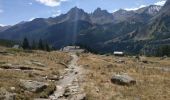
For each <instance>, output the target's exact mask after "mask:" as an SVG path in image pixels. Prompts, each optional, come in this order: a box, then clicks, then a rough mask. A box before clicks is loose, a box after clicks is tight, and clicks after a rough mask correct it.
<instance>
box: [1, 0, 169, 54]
mask: <svg viewBox="0 0 170 100" xmlns="http://www.w3.org/2000/svg"><path fill="white" fill-rule="evenodd" d="M169 6H170V4H169V0H168V1H167V2H166V4H165V5H164V6H163V7H161V6H156V5H150V6H147V7H143V8H140V9H138V10H133V11H127V10H123V9H120V10H118V11H116V12H114V13H109V12H108V11H106V10H102V9H101V8H97V9H96V10H95V11H94V12H92V13H86V12H85V11H84V10H83V9H80V8H77V7H74V8H72V9H71V10H70V11H68V12H67V13H66V14H61V15H60V16H57V17H54V18H47V19H44V18H37V19H34V20H33V21H29V22H22V23H19V24H16V25H13V26H11V27H9V28H7V29H6V28H1V27H0V38H1V39H7V40H14V41H22V40H23V38H24V37H27V38H28V39H29V40H30V41H38V40H39V39H42V40H44V41H46V42H48V43H50V44H51V45H52V46H54V47H55V48H58V49H59V48H61V47H64V46H67V45H70V44H81V45H86V46H88V47H90V48H93V49H94V50H95V51H98V52H105V53H108V52H113V51H115V50H121V51H126V52H132V51H133V52H134V51H135V52H138V53H139V52H140V51H141V50H142V49H143V48H144V47H145V45H146V43H150V42H151V43H152V44H154V41H158V40H159V41H160V42H159V43H160V44H161V43H162V42H161V41H166V43H167V42H169V37H170V30H169V29H170V27H169V26H170V25H169V23H170V22H169V21H170V19H169V16H170V13H169V10H170V7H169ZM148 41H149V42H148ZM159 43H158V44H159ZM138 44H139V45H138ZM125 45H126V46H125ZM147 45H148V44H147ZM122 47H123V48H122Z"/></svg>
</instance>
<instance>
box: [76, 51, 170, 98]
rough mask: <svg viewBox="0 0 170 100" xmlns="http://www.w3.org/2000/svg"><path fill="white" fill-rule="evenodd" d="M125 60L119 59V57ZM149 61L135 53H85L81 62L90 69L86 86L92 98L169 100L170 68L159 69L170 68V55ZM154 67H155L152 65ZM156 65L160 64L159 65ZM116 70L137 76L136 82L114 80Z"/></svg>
mask: <svg viewBox="0 0 170 100" xmlns="http://www.w3.org/2000/svg"><path fill="white" fill-rule="evenodd" d="M119 59H121V60H124V61H125V63H117V62H116V61H117V60H119ZM145 60H146V61H148V63H143V62H140V61H137V60H136V59H135V58H132V57H114V56H100V55H93V54H82V55H81V56H80V59H79V65H82V66H83V67H84V69H85V70H86V71H87V73H86V75H85V78H84V82H83V83H82V86H83V87H84V89H85V91H86V93H87V99H88V100H168V99H169V98H170V72H166V71H162V70H161V69H156V68H158V67H165V68H170V59H169V58H168V59H165V60H160V58H154V57H153V58H147V57H146V58H145ZM152 67H154V68H152ZM155 67H156V68H155ZM115 73H127V74H129V75H130V76H132V77H133V78H135V79H136V80H137V84H136V85H134V86H129V87H128V86H119V85H115V84H112V83H111V81H110V79H111V77H112V75H113V74H115Z"/></svg>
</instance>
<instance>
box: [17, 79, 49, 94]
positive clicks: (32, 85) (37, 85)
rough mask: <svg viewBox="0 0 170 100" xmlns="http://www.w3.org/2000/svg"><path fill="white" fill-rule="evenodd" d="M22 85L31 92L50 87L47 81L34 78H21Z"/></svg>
mask: <svg viewBox="0 0 170 100" xmlns="http://www.w3.org/2000/svg"><path fill="white" fill-rule="evenodd" d="M20 82H21V87H23V88H24V89H26V90H28V91H31V92H42V91H43V90H44V89H46V88H47V87H48V84H47V83H44V82H37V81H32V80H20Z"/></svg>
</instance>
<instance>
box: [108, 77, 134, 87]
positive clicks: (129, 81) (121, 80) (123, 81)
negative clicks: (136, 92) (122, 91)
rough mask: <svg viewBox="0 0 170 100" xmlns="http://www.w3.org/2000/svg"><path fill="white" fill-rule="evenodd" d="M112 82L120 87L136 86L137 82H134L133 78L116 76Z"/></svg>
mask: <svg viewBox="0 0 170 100" xmlns="http://www.w3.org/2000/svg"><path fill="white" fill-rule="evenodd" d="M111 82H112V83H114V84H118V85H128V86H129V85H135V84H136V80H134V79H133V78H132V77H130V76H129V75H126V74H124V75H114V76H113V77H112V78H111Z"/></svg>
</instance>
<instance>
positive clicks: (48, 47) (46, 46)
mask: <svg viewBox="0 0 170 100" xmlns="http://www.w3.org/2000/svg"><path fill="white" fill-rule="evenodd" d="M45 49H46V51H48V52H50V51H51V49H50V46H49V45H48V43H46V44H45Z"/></svg>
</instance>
